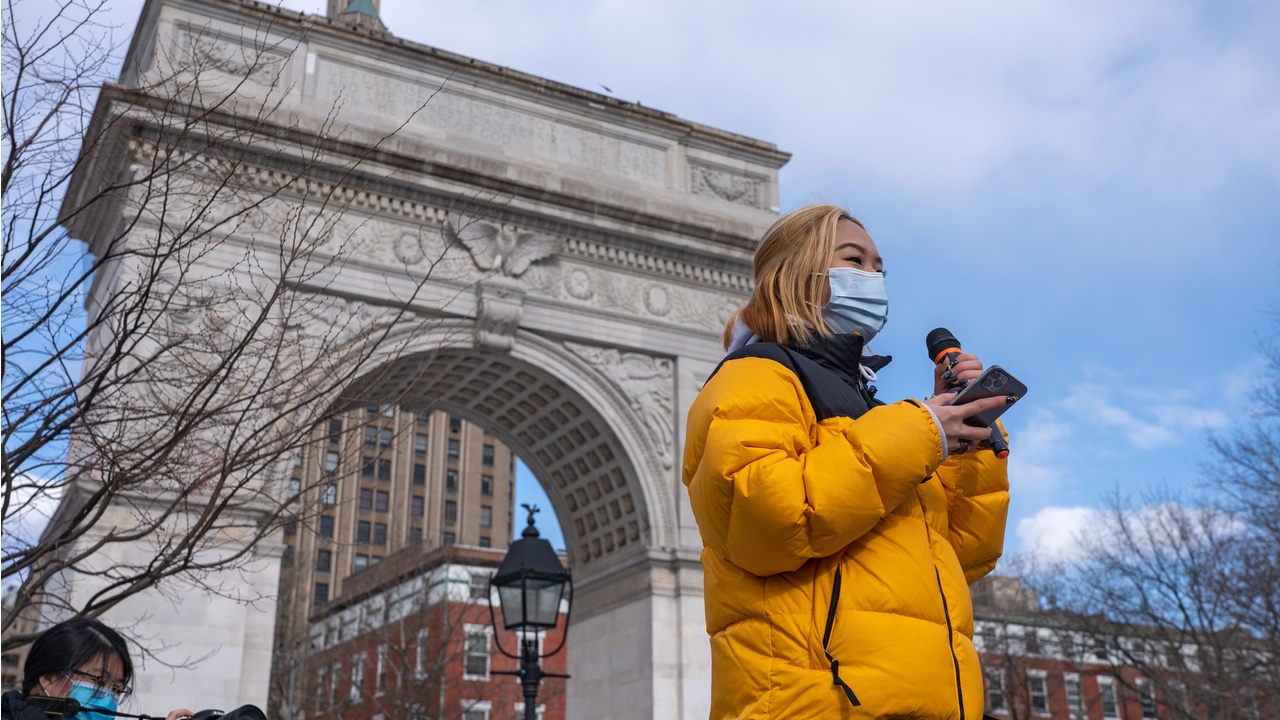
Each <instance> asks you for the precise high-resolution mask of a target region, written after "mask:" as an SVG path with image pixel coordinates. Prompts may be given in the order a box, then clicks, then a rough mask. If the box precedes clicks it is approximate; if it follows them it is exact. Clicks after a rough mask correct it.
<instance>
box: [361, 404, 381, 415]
mask: <svg viewBox="0 0 1280 720" xmlns="http://www.w3.org/2000/svg"><path fill="white" fill-rule="evenodd" d="M380 410H382V406H381V405H379V404H377V403H372V404H369V405H365V406H364V414H365V415H377V414H378V411H380Z"/></svg>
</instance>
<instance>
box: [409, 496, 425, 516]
mask: <svg viewBox="0 0 1280 720" xmlns="http://www.w3.org/2000/svg"><path fill="white" fill-rule="evenodd" d="M426 504H427V500H426V498H424V497H423V496H421V495H414V496H413V497H412V498H411V499H410V500H409V517H416V518H420V517H422V516H423V514H424V510H425V508H426V506H427V505H426Z"/></svg>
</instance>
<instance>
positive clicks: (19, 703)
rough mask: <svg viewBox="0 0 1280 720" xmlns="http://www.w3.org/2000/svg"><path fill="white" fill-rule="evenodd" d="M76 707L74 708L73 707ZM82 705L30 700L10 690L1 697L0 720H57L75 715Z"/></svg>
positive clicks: (42, 698) (73, 702)
mask: <svg viewBox="0 0 1280 720" xmlns="http://www.w3.org/2000/svg"><path fill="white" fill-rule="evenodd" d="M72 706H74V707H72ZM79 709H80V703H77V702H75V701H70V702H68V701H67V700H62V699H58V698H45V697H33V698H28V697H27V696H25V695H23V694H22V693H21V692H19V691H17V690H10V691H9V692H7V693H5V694H4V696H3V697H0V720H49V719H50V718H53V719H54V720H57V719H58V718H61V717H63V715H64V713H65V714H66V715H74V714H75V713H76V711H78V710H79Z"/></svg>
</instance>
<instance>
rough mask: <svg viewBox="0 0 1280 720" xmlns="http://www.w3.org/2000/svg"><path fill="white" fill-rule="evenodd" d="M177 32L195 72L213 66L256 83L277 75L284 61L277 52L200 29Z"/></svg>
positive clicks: (188, 61) (270, 79) (272, 79)
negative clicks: (260, 48)
mask: <svg viewBox="0 0 1280 720" xmlns="http://www.w3.org/2000/svg"><path fill="white" fill-rule="evenodd" d="M180 33H181V39H180V41H179V46H180V47H182V48H183V49H184V50H185V52H186V56H187V57H186V62H187V63H189V64H190V66H191V68H192V69H193V70H196V71H199V69H200V68H213V69H215V70H219V71H221V72H224V73H226V74H228V75H232V76H235V77H244V78H248V79H250V80H253V81H254V82H257V83H269V82H273V81H275V80H276V79H278V78H279V77H280V72H281V70H282V69H283V65H284V63H285V60H287V58H286V57H285V56H284V55H281V54H280V53H278V52H268V51H265V50H258V49H255V48H251V47H246V46H244V45H242V44H240V43H238V42H234V41H232V42H225V41H223V40H221V39H219V38H217V37H210V36H208V35H205V34H203V33H202V32H201V31H200V30H194V29H188V28H183V29H182V30H181V31H180Z"/></svg>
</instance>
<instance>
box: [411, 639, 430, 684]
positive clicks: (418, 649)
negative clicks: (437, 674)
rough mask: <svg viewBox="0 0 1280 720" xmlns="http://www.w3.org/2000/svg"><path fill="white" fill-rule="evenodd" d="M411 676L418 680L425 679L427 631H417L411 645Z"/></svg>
mask: <svg viewBox="0 0 1280 720" xmlns="http://www.w3.org/2000/svg"><path fill="white" fill-rule="evenodd" d="M413 676H414V677H415V678H417V679H419V680H422V679H424V678H426V677H427V629H426V628H422V629H421V630H419V631H418V636H417V637H416V638H415V639H414V643H413Z"/></svg>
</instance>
